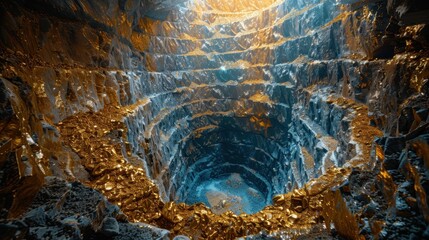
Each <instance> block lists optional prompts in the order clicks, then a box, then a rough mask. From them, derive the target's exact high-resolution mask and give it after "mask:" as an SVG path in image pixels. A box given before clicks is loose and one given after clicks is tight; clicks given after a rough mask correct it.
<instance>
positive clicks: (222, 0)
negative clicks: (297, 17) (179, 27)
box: [190, 0, 278, 13]
mask: <svg viewBox="0 0 429 240" xmlns="http://www.w3.org/2000/svg"><path fill="white" fill-rule="evenodd" d="M277 1H278V0H195V1H190V2H192V4H193V5H194V9H195V10H197V11H216V12H224V13H239V12H253V11H258V10H261V9H264V8H267V7H269V6H270V5H272V4H273V3H275V2H277Z"/></svg>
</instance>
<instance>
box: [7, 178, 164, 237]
mask: <svg viewBox="0 0 429 240" xmlns="http://www.w3.org/2000/svg"><path fill="white" fill-rule="evenodd" d="M0 230H1V232H2V236H1V238H2V239H9V238H11V239H82V238H83V239H102V238H109V239H168V237H167V236H168V231H166V230H162V229H158V228H155V227H153V226H149V225H145V224H132V223H129V222H128V220H127V217H126V216H125V215H124V214H123V213H122V212H121V211H120V209H119V207H118V206H116V205H112V204H111V203H109V202H107V200H106V199H105V197H104V196H103V195H101V194H100V193H99V192H97V191H95V190H93V189H91V188H88V187H85V186H83V185H82V184H81V183H78V182H72V183H67V182H66V181H64V180H62V179H59V178H56V177H47V178H46V181H45V184H44V186H43V187H42V188H41V189H40V190H39V192H38V193H37V195H36V196H35V198H34V199H33V201H32V204H31V206H30V207H29V209H28V210H27V212H26V213H25V214H24V215H22V216H21V217H20V218H17V219H14V220H13V221H10V222H1V223H0Z"/></svg>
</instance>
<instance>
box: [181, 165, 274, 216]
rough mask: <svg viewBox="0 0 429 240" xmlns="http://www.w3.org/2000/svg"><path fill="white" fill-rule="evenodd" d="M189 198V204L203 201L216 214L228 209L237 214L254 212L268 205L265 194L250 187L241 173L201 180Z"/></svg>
mask: <svg viewBox="0 0 429 240" xmlns="http://www.w3.org/2000/svg"><path fill="white" fill-rule="evenodd" d="M187 199H188V201H187V203H189V204H193V203H197V202H203V203H204V204H205V205H206V206H208V207H210V208H211V209H212V211H213V212H214V213H216V214H222V213H224V212H226V211H228V210H230V211H232V212H234V213H235V214H241V213H247V214H252V213H256V212H258V211H260V210H262V209H263V208H264V207H265V206H266V205H267V203H266V201H265V199H264V195H263V194H262V193H261V192H260V191H259V190H257V189H255V188H252V187H250V186H249V185H248V184H247V183H246V182H245V180H244V179H243V178H242V177H241V175H240V174H239V173H232V174H230V175H226V176H221V177H219V178H217V179H211V180H210V181H204V182H201V183H200V184H199V185H198V186H197V187H196V188H194V189H192V190H191V191H190V193H189V195H188V198H187Z"/></svg>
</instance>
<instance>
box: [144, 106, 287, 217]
mask: <svg viewBox="0 0 429 240" xmlns="http://www.w3.org/2000/svg"><path fill="white" fill-rule="evenodd" d="M217 101H220V102H223V103H224V105H219V107H220V109H219V107H216V105H211V107H209V108H208V109H207V110H208V111H207V112H203V113H201V109H202V108H197V107H194V108H192V107H190V108H188V109H187V110H186V111H183V110H182V111H181V110H176V111H172V112H170V113H169V114H168V117H167V116H166V117H165V119H170V121H168V122H167V121H166V122H165V123H164V122H163V121H160V123H159V124H158V125H157V126H156V127H155V128H156V129H154V130H153V134H154V135H157V136H160V137H155V138H153V139H152V144H151V146H152V149H151V154H152V155H153V156H154V158H156V159H158V160H157V161H154V162H158V163H161V164H160V165H158V166H157V165H156V164H155V165H154V166H156V167H153V168H151V169H149V172H150V173H151V174H150V175H151V176H152V178H153V179H155V181H156V182H157V183H158V184H157V185H158V187H159V189H160V193H161V196H163V199H164V201H165V202H167V201H175V202H177V203H180V202H184V203H186V204H189V205H191V204H196V203H204V204H205V205H206V206H207V207H209V208H211V210H212V211H213V212H214V213H216V214H221V213H224V212H226V211H228V210H231V211H232V212H234V213H235V214H241V213H247V214H252V213H256V212H258V211H260V210H262V209H263V208H264V207H265V206H267V205H270V204H271V203H272V197H273V196H274V195H276V194H281V193H285V192H287V191H289V190H290V189H291V187H292V184H291V183H292V182H293V180H292V179H293V177H292V176H291V172H290V162H289V161H288V158H290V157H291V153H290V149H289V148H290V147H291V142H290V140H291V138H290V136H289V135H290V133H289V131H288V129H289V125H290V121H291V116H290V115H291V113H290V108H289V106H287V105H285V104H281V103H277V104H271V103H270V104H268V103H266V102H258V101H251V100H244V99H238V100H231V99H220V100H217ZM207 106H208V105H207ZM207 106H206V107H207ZM238 106H241V108H240V107H238ZM244 106H245V109H246V110H244V108H243V107H244ZM216 108H218V109H216ZM192 110H194V111H195V112H194V111H192ZM183 113H186V114H187V115H186V116H187V117H183V115H182V114H183ZM189 115H192V117H189ZM151 136H153V135H151ZM154 140H155V141H160V142H155V141H154ZM148 165H149V164H148ZM150 166H153V165H152V164H150Z"/></svg>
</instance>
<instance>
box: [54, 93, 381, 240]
mask: <svg viewBox="0 0 429 240" xmlns="http://www.w3.org/2000/svg"><path fill="white" fill-rule="evenodd" d="M335 101H336V102H337V104H339V105H344V107H348V108H351V109H354V110H355V111H356V113H357V115H356V116H357V117H356V118H355V121H354V124H353V126H354V128H356V129H365V131H364V132H362V131H361V132H359V130H356V131H354V132H353V135H354V136H357V134H360V135H359V136H360V138H359V139H360V140H357V141H359V142H362V143H365V144H364V147H363V148H364V155H365V157H367V156H368V155H367V154H369V150H370V144H369V143H370V138H371V136H374V133H377V132H376V131H375V130H371V129H370V128H369V126H368V124H367V121H366V120H367V119H366V118H364V117H363V115H365V111H366V109H365V108H363V107H361V106H358V105H355V104H352V103H351V102H349V100H346V99H336V100H335ZM138 104H139V103H137V104H135V106H128V107H122V108H120V107H112V106H108V107H106V108H105V109H104V110H102V111H100V112H97V113H81V114H77V115H75V116H72V117H70V118H68V119H66V120H65V121H63V122H61V123H59V124H58V127H59V129H60V132H61V135H62V136H63V142H64V144H66V145H70V146H71V148H72V149H73V150H74V151H76V152H77V153H78V155H79V156H80V157H81V159H83V162H82V164H83V165H84V167H85V168H86V170H87V171H88V172H89V173H90V176H91V177H90V181H89V182H87V184H88V185H89V186H91V187H93V188H95V189H97V190H99V191H101V192H102V193H103V194H104V195H105V196H106V197H107V198H108V199H109V201H111V202H113V203H115V204H118V205H119V206H120V207H121V209H122V211H123V212H124V213H125V214H126V215H127V216H128V218H129V220H131V221H135V222H146V223H150V224H153V225H156V226H159V227H162V228H166V229H169V230H170V231H171V232H172V236H174V235H178V234H183V235H187V236H189V237H191V238H192V239H234V238H236V237H240V236H246V235H251V234H256V233H258V232H260V231H262V230H265V231H267V232H278V231H282V232H283V233H284V234H286V235H287V236H291V237H292V238H293V237H294V236H299V235H301V234H305V233H308V232H309V231H310V229H312V228H313V227H315V226H319V227H320V226H323V225H322V223H323V219H329V221H332V222H334V223H335V222H336V221H337V222H338V221H339V220H338V219H337V216H336V215H332V209H331V208H329V207H326V206H328V205H329V204H333V203H334V202H337V201H339V199H338V198H341V196H339V195H338V194H334V195H332V193H331V191H330V189H331V188H332V187H334V186H338V185H339V184H341V183H342V182H344V181H345V180H346V178H347V176H348V174H349V173H350V170H349V169H341V168H329V169H328V170H327V172H326V174H324V175H322V176H321V177H319V178H318V179H317V180H314V179H313V180H310V181H309V182H308V183H307V184H306V185H305V186H304V187H303V188H302V189H296V190H294V191H292V192H289V193H287V194H283V195H278V196H275V197H274V198H273V205H272V206H267V207H265V208H264V209H263V210H262V211H260V212H258V213H256V214H253V215H248V214H241V215H235V214H233V213H232V212H230V211H228V212H225V213H223V214H221V215H216V214H214V213H213V212H212V211H211V210H210V209H209V208H207V207H206V206H204V205H203V204H196V205H191V206H189V205H186V204H184V203H174V202H168V203H163V202H162V201H161V200H160V197H159V193H158V189H157V187H156V186H155V184H154V183H153V182H152V181H151V180H150V179H148V178H147V177H146V174H145V172H144V170H143V168H142V166H141V165H139V163H138V162H134V161H132V157H131V156H130V155H129V154H130V153H129V151H127V150H129V149H130V146H128V143H127V139H126V137H125V136H126V131H127V129H126V127H125V125H124V123H123V117H124V116H125V115H126V114H128V113H130V112H132V109H133V108H134V107H136V106H137V105H138ZM359 113H360V114H359ZM361 115H362V116H361ZM253 122H254V123H255V124H261V123H263V126H262V125H261V127H264V126H265V125H267V127H268V126H269V123H268V122H264V121H263V119H259V118H258V117H255V118H254V119H253ZM366 128H368V129H366ZM370 130H371V131H370ZM365 146H366V147H365ZM329 209H330V210H329ZM345 209H346V208H345ZM346 210H347V209H346ZM336 211H343V209H339V210H338V209H337V210H336ZM344 211H345V210H344ZM347 211H348V210H347ZM341 216H343V217H345V219H343V222H342V224H345V225H347V226H351V227H353V226H354V225H353V224H355V220H354V218H352V217H350V213H347V212H346V213H344V214H343V215H341Z"/></svg>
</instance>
